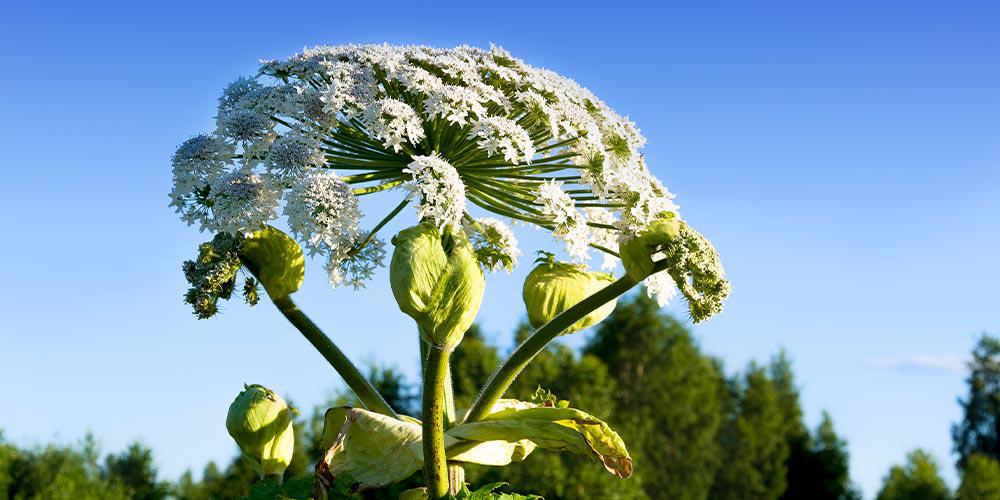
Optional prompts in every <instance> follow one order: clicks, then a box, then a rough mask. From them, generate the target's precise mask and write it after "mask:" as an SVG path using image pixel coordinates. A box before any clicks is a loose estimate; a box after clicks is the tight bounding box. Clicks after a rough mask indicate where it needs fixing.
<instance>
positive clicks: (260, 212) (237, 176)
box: [205, 169, 279, 235]
mask: <svg viewBox="0 0 1000 500" xmlns="http://www.w3.org/2000/svg"><path fill="white" fill-rule="evenodd" d="M278 196H279V193H278V192H277V191H275V190H273V189H272V188H271V186H269V185H268V183H267V181H266V180H265V179H263V178H262V177H260V176H259V175H256V174H254V173H252V172H249V171H246V170H242V169H241V170H237V171H235V172H232V173H230V174H226V175H224V176H222V177H220V178H219V179H217V180H216V181H215V182H213V183H212V189H211V191H210V192H209V194H208V201H209V203H210V204H211V207H212V218H211V220H209V221H207V223H206V224H205V227H206V228H208V229H210V230H212V231H215V232H227V233H230V234H234V235H235V234H247V233H250V232H253V231H256V230H257V229H260V228H261V227H263V226H264V225H265V224H267V222H268V221H270V220H272V219H274V218H275V217H277V215H278V214H277V211H276V209H277V208H278Z"/></svg>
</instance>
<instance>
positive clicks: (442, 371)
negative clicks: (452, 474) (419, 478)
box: [421, 345, 451, 499]
mask: <svg viewBox="0 0 1000 500" xmlns="http://www.w3.org/2000/svg"><path fill="white" fill-rule="evenodd" d="M450 356H451V351H450V350H445V349H442V348H441V347H440V346H436V345H430V346H428V349H427V363H426V364H425V365H424V396H423V412H422V415H421V417H422V420H423V421H422V426H423V431H424V433H423V438H424V440H423V441H424V480H425V481H426V483H427V496H428V497H429V498H433V499H437V498H441V497H443V496H445V495H447V494H448V485H449V481H448V458H447V456H446V455H445V450H444V392H445V390H444V387H445V382H446V379H447V377H448V358H449V357H450Z"/></svg>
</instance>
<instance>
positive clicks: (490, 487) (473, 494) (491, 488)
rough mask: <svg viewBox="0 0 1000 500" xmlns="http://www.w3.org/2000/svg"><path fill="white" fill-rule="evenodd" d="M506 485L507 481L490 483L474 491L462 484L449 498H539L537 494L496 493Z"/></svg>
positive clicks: (510, 499)
mask: <svg viewBox="0 0 1000 500" xmlns="http://www.w3.org/2000/svg"><path fill="white" fill-rule="evenodd" d="M504 486H507V483H503V482H500V483H490V484H487V485H485V486H482V487H480V488H479V489H478V490H476V491H469V487H468V485H467V484H466V485H463V486H462V490H461V491H459V492H458V495H456V496H453V497H451V498H453V499H455V500H536V499H537V500H541V498H542V497H540V496H538V495H521V494H519V493H496V490H497V489H499V488H502V487H504Z"/></svg>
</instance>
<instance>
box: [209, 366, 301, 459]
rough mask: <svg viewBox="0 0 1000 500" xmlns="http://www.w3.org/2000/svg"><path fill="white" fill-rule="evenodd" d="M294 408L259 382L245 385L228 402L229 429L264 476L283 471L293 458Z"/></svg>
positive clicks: (244, 454) (227, 417)
mask: <svg viewBox="0 0 1000 500" xmlns="http://www.w3.org/2000/svg"><path fill="white" fill-rule="evenodd" d="M293 411H294V410H293V409H291V408H289V406H288V404H286V403H285V400H283V399H281V397H280V396H278V395H277V394H276V393H275V392H274V391H272V390H270V389H268V388H266V387H263V386H260V385H257V384H254V385H250V386H247V385H244V386H243V392H241V393H240V395H239V396H236V399H235V400H234V401H233V404H231V405H229V414H228V415H227V416H226V429H227V430H228V431H229V435H230V436H232V437H233V439H234V440H236V444H237V445H239V447H240V450H242V451H243V456H245V457H247V458H248V459H249V460H250V461H252V462H253V463H254V465H255V466H256V467H257V471H258V472H259V473H260V475H261V477H266V476H280V475H282V474H284V472H285V469H286V468H288V464H289V463H290V462H291V461H292V453H293V451H294V448H295V432H294V431H293V430H292V413H293Z"/></svg>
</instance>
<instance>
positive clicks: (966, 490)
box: [957, 453, 1000, 500]
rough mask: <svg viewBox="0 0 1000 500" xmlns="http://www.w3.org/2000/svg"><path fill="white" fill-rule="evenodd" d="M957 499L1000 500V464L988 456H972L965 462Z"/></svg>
mask: <svg viewBox="0 0 1000 500" xmlns="http://www.w3.org/2000/svg"><path fill="white" fill-rule="evenodd" d="M957 497H958V500H990V499H995V498H1000V464H998V463H997V461H996V460H994V459H992V458H990V457H987V456H986V455H980V454H978V453H976V454H972V455H970V456H969V457H968V460H966V462H965V471H964V472H963V473H962V484H961V485H960V486H959V487H958V495H957Z"/></svg>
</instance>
